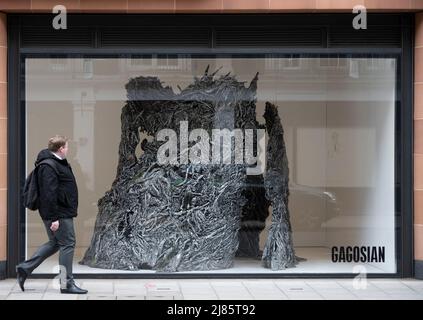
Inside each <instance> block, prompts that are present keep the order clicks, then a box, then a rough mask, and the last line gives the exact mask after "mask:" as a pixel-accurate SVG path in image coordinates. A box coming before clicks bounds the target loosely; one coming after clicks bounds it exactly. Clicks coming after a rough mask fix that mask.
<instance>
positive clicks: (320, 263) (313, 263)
mask: <svg viewBox="0 0 423 320" xmlns="http://www.w3.org/2000/svg"><path fill="white" fill-rule="evenodd" d="M84 252H85V248H84V250H77V251H76V254H75V259H74V268H73V272H74V273H75V274H95V273H97V274H106V273H112V274H128V273H129V274H140V275H142V274H154V273H157V272H156V271H151V270H139V271H125V270H109V269H99V268H91V267H88V266H84V265H80V264H79V263H78V261H80V260H81V258H82V255H83V253H84ZM295 252H296V255H297V256H298V257H302V258H306V259H307V260H306V261H301V262H300V263H299V264H298V265H297V266H296V267H295V268H289V269H285V270H280V271H272V270H270V269H266V268H264V267H263V266H262V265H261V261H260V260H253V259H244V258H237V259H236V260H235V263H234V266H233V268H230V269H222V270H212V271H189V272H178V274H286V273H294V274H296V273H298V274H300V273H310V274H316V273H317V274H321V273H347V274H348V273H357V272H366V273H385V271H384V270H383V269H381V268H379V267H377V266H375V265H374V264H372V265H371V264H362V265H361V269H360V270H357V269H356V270H354V268H356V266H357V263H353V262H352V263H333V262H332V261H331V257H330V249H329V248H325V247H297V248H295ZM363 266H364V268H363ZM58 271H59V266H58V254H55V255H53V256H52V257H50V258H49V259H48V260H46V261H44V263H42V264H41V265H40V266H39V267H38V268H37V269H35V270H34V274H51V273H53V274H56V273H58Z"/></svg>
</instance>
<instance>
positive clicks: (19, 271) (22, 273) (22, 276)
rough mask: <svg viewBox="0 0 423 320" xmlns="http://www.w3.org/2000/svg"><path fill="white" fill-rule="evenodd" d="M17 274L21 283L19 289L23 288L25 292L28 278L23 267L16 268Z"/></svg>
mask: <svg viewBox="0 0 423 320" xmlns="http://www.w3.org/2000/svg"><path fill="white" fill-rule="evenodd" d="M16 274H17V280H18V283H19V287H21V290H22V291H25V288H24V284H25V280H26V278H27V277H28V275H27V274H26V272H25V271H24V270H23V269H22V268H21V267H16Z"/></svg>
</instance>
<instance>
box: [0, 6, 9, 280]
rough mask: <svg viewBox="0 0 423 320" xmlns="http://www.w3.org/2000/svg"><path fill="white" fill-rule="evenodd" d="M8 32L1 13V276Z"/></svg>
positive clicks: (3, 265)
mask: <svg viewBox="0 0 423 320" xmlns="http://www.w3.org/2000/svg"><path fill="white" fill-rule="evenodd" d="M6 81H7V32H6V15H5V14H4V13H0V278H1V277H2V274H4V270H5V268H6V263H5V261H6V248H7V241H6V235H7V201H6V194H7V91H6V89H7V83H6Z"/></svg>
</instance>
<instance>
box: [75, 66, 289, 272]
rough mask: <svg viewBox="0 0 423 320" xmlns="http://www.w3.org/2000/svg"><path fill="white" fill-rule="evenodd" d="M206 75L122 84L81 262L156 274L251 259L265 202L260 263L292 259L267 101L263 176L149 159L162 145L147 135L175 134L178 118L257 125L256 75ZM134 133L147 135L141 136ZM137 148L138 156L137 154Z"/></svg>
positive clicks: (278, 131) (276, 127)
mask: <svg viewBox="0 0 423 320" xmlns="http://www.w3.org/2000/svg"><path fill="white" fill-rule="evenodd" d="M215 74H216V72H215V73H213V74H208V70H206V72H205V74H204V75H203V76H202V77H201V78H195V79H194V83H193V84H191V85H189V86H188V87H187V88H185V89H183V90H182V89H181V92H180V93H179V94H175V93H174V92H173V91H172V89H171V88H170V87H163V86H162V83H161V82H160V81H159V79H158V78H155V77H137V78H133V79H131V80H130V81H129V82H128V84H127V85H126V89H127V97H128V100H127V103H126V105H125V106H124V108H123V109H122V115H121V123H122V136H121V142H120V146H119V163H118V168H117V175H116V179H115V181H114V182H113V184H112V188H111V190H109V191H108V192H106V194H105V196H104V197H103V198H101V199H100V200H99V202H98V207H99V213H98V216H97V220H96V224H95V229H94V234H93V237H92V240H91V244H90V246H89V248H88V250H87V251H86V253H85V256H84V258H83V260H82V261H81V263H82V264H86V265H89V266H92V267H98V268H109V269H127V270H138V269H154V270H158V271H189V270H214V269H223V268H230V267H231V266H232V265H233V262H234V258H235V256H236V254H237V252H238V255H240V256H253V257H256V258H257V257H259V256H260V252H259V250H258V247H259V246H258V240H259V239H258V235H259V233H260V232H261V231H262V230H263V228H264V223H265V220H266V218H267V216H268V208H269V205H270V204H271V205H272V206H273V219H272V226H271V230H270V235H269V239H268V241H267V244H266V247H265V251H264V255H263V261H264V265H265V267H271V268H272V269H281V268H286V267H292V266H294V265H295V263H296V259H295V254H294V250H293V246H292V240H291V228H290V226H289V215H288V211H287V210H288V209H287V197H288V185H287V182H288V175H287V174H288V167H287V165H288V164H287V161H286V154H285V149H284V143H283V140H282V142H280V141H276V140H277V139H281V138H282V139H283V131H282V127H281V125H280V120H279V117H278V116H277V111H276V109H275V108H274V107H273V108H271V111H266V114H265V116H266V115H268V116H266V126H269V128H270V131H269V134H270V139H269V142H270V144H269V148H268V150H267V152H268V155H267V159H268V160H267V161H268V169H267V172H266V177H265V178H264V180H263V176H247V174H246V171H247V166H246V165H244V164H207V165H205V164H192V163H189V164H184V163H180V162H178V164H168V165H161V164H159V163H158V161H157V152H158V150H159V148H160V146H162V145H163V144H164V142H163V141H158V139H155V137H156V135H157V133H158V132H159V131H160V130H161V129H163V128H167V129H171V130H174V131H175V132H176V133H177V134H178V135H179V134H180V133H181V132H180V131H181V130H182V129H181V127H180V124H181V123H182V122H184V121H186V122H187V123H188V126H189V128H188V129H189V130H192V129H197V128H201V129H204V130H206V131H207V132H208V133H211V131H212V130H213V129H223V128H227V129H234V128H240V129H256V128H260V125H259V123H258V122H257V121H256V107H255V103H256V91H257V80H258V78H257V75H256V77H255V78H254V79H253V80H252V82H251V83H250V85H249V86H248V87H246V86H245V85H244V83H243V82H239V81H237V80H236V79H235V77H233V76H231V75H230V74H227V75H224V76H220V77H218V78H217V77H215ZM266 110H267V109H266ZM269 117H275V118H274V119H270V118H269ZM140 133H141V134H143V135H147V136H149V137H151V139H144V140H143V141H140ZM272 134H274V135H275V136H274V137H273V138H272V136H271V135H272ZM139 145H141V149H142V150H143V153H142V155H141V156H140V157H138V156H137V155H136V149H137V146H139ZM191 147H192V143H191V144H190V145H188V147H187V148H186V149H184V148H181V149H180V150H179V152H178V154H177V159H178V160H180V159H181V157H183V156H184V154H185V153H186V152H189V151H190V150H189V149H190V148H191ZM278 147H283V149H276V148H278ZM232 150H233V148H232ZM269 152H270V153H272V155H270V154H269ZM281 152H283V156H282V157H281V156H279V154H280V153H281ZM269 164H270V166H269ZM263 182H264V184H263ZM273 184H276V185H273ZM278 192H281V194H277V193H278ZM254 221H255V224H253V225H252V224H251V222H254ZM278 223H281V224H282V225H281V226H279V225H278ZM270 238H271V239H270Z"/></svg>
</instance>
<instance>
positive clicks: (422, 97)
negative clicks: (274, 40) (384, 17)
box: [0, 0, 423, 277]
mask: <svg viewBox="0 0 423 320" xmlns="http://www.w3.org/2000/svg"><path fill="white" fill-rule="evenodd" d="M57 3H58V1H56V0H1V2H0V277H1V275H2V274H4V268H5V261H6V249H7V241H6V230H7V201H6V200H7V199H6V194H7V31H6V15H7V13H13V12H33V13H37V12H51V10H52V7H53V6H54V5H56V4H57ZM60 3H61V4H63V5H64V6H66V8H67V9H68V12H74V13H76V12H80V13H84V12H86V13H94V12H97V13H101V12H109V13H185V12H190V13H202V12H211V13H234V12H236V13H243V12H261V13H265V12H268V13H271V12H340V11H343V12H351V10H352V7H353V6H355V5H358V4H361V5H364V6H365V7H366V8H367V10H368V11H373V12H376V11H377V12H385V11H392V12H393V11H413V12H419V11H423V0H290V1H288V0H242V1H241V0H107V1H98V0H64V1H60ZM415 46H416V47H415V70H414V71H415V72H414V77H415V82H414V89H415V90H414V103H415V112H414V126H415V131H414V148H415V150H414V198H415V200H414V236H415V239H414V254H415V259H416V272H417V273H418V275H419V276H420V277H422V276H423V13H417V14H416V41H415Z"/></svg>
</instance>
